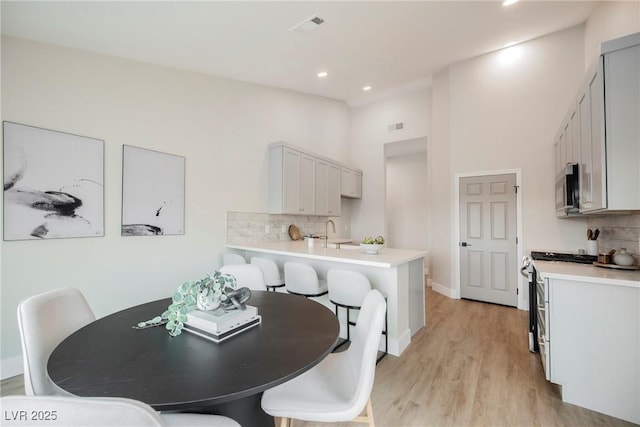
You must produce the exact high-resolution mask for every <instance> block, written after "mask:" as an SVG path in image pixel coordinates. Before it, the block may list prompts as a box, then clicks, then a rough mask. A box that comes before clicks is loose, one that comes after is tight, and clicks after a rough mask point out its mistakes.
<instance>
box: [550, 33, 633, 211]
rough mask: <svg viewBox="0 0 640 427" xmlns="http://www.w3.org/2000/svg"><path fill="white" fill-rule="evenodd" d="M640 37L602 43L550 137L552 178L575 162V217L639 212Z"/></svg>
mask: <svg viewBox="0 0 640 427" xmlns="http://www.w3.org/2000/svg"><path fill="white" fill-rule="evenodd" d="M638 117H640V33H636V34H632V35H629V36H626V37H622V38H620V39H616V40H612V41H610V42H605V43H603V44H602V55H601V56H600V57H599V58H598V60H597V61H596V63H594V64H593V65H592V66H591V68H590V69H589V71H588V72H587V75H586V79H585V81H584V84H583V85H582V87H581V89H580V91H579V93H578V97H577V100H576V101H575V102H574V103H572V106H571V108H570V109H569V113H568V114H567V116H566V117H565V119H564V120H563V122H562V124H561V127H560V129H559V131H558V133H557V134H556V137H555V138H554V155H555V174H556V175H557V174H558V173H559V172H560V170H561V167H562V166H563V165H564V164H566V163H567V162H569V163H575V162H577V163H579V175H580V181H579V185H580V213H583V214H589V213H596V214H599V213H615V212H628V211H637V210H640V168H638V164H640V126H639V125H638Z"/></svg>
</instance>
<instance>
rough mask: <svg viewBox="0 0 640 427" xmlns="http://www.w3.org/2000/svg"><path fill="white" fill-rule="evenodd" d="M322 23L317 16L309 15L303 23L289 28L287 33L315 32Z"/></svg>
mask: <svg viewBox="0 0 640 427" xmlns="http://www.w3.org/2000/svg"><path fill="white" fill-rule="evenodd" d="M322 23H324V19H322V18H321V17H319V16H318V15H311V16H310V17H308V18H307V19H305V20H304V21H302V22H300V23H299V24H296V25H294V26H293V27H291V28H289V31H294V32H296V33H309V32H311V31H314V30H317V29H318V27H320V25H322Z"/></svg>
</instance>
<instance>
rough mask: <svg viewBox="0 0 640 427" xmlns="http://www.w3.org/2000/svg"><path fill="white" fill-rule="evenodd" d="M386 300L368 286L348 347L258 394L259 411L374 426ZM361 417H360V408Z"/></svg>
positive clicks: (283, 421)
mask: <svg viewBox="0 0 640 427" xmlns="http://www.w3.org/2000/svg"><path fill="white" fill-rule="evenodd" d="M385 311H386V302H385V300H384V297H383V296H382V294H381V293H380V292H379V291H377V290H375V289H373V290H371V291H369V292H368V293H367V296H366V297H365V299H364V301H363V303H362V307H361V309H360V316H359V317H358V321H357V322H356V326H355V328H354V331H353V337H352V341H351V345H350V346H349V348H348V349H347V350H345V351H343V352H340V353H331V354H329V355H328V356H327V357H326V358H325V359H323V360H322V361H321V362H320V363H319V364H317V365H316V366H314V367H313V368H311V369H309V370H308V371H306V372H304V373H303V374H301V375H299V376H297V377H295V378H294V379H292V380H290V381H287V382H285V383H283V384H281V385H278V386H276V387H273V388H271V389H269V390H266V391H265V392H264V394H263V395H262V409H264V411H265V412H266V413H268V414H270V415H272V416H274V417H281V418H282V419H281V424H280V425H281V427H286V426H288V425H289V423H290V420H291V419H299V420H305V421H319V422H347V421H354V422H363V423H368V424H369V426H371V427H373V426H374V420H373V409H372V406H371V400H370V398H369V396H370V394H371V390H372V389H373V381H374V376H375V369H376V355H377V352H378V344H379V342H380V333H381V332H382V325H383V323H384V313H385ZM363 410H364V411H365V413H364V415H360V414H361V413H362V411H363Z"/></svg>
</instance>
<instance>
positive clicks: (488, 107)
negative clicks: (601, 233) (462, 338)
mask: <svg viewBox="0 0 640 427" xmlns="http://www.w3.org/2000/svg"><path fill="white" fill-rule="evenodd" d="M582 34H583V27H582V26H579V27H574V28H571V29H569V30H566V31H562V32H559V33H555V34H552V35H550V36H547V37H542V38H540V39H536V40H533V41H531V42H528V43H523V44H521V45H518V46H516V49H512V50H511V52H512V53H513V52H515V53H517V55H516V56H515V57H512V58H507V57H505V55H506V53H507V52H506V51H498V52H494V53H490V54H487V55H482V56H479V57H476V58H473V59H470V60H467V61H463V62H460V63H457V64H454V65H452V66H450V67H449V68H448V69H447V70H445V71H443V72H442V73H441V74H440V75H438V76H436V79H434V88H433V92H434V97H433V99H434V105H433V117H434V118H433V123H432V127H433V135H432V139H431V142H432V144H431V145H430V149H431V153H430V154H431V159H430V165H432V166H433V170H432V179H431V184H432V187H431V188H430V192H431V194H433V195H434V196H435V195H436V193H437V191H436V188H439V189H441V191H443V193H447V194H441V195H438V196H435V197H432V204H431V209H432V211H433V212H432V213H431V214H430V216H431V221H432V224H431V227H430V231H431V232H432V233H437V234H438V236H435V235H434V236H433V237H432V238H437V239H438V240H439V243H438V249H439V250H438V252H436V251H435V250H434V249H432V251H431V252H432V267H433V274H432V283H433V282H435V284H434V286H436V287H437V286H441V287H443V288H445V289H446V288H450V289H451V288H456V287H457V284H455V283H452V282H453V277H455V271H454V270H453V269H454V265H455V263H454V260H455V257H457V251H458V247H457V245H456V242H453V241H452V240H451V239H452V236H453V234H454V233H453V232H452V231H453V230H455V229H457V228H458V225H457V224H454V223H453V218H454V215H453V206H454V204H455V203H454V201H453V200H452V199H451V195H452V194H454V185H455V182H454V176H455V174H462V173H473V172H484V171H492V170H504V169H521V170H522V177H523V178H522V180H523V182H522V188H521V191H522V195H523V234H524V236H523V237H524V242H521V243H522V244H523V245H524V248H525V250H528V249H531V248H550V249H551V248H552V249H567V250H569V249H571V250H577V249H578V248H579V247H582V246H580V245H581V244H582V243H583V240H584V239H583V237H582V235H583V234H584V233H582V232H581V230H584V221H581V220H580V221H570V220H569V221H566V220H565V221H560V220H558V219H556V217H555V214H554V206H553V200H554V192H553V189H554V179H553V150H552V143H553V137H554V135H555V132H556V129H557V128H558V127H559V125H560V122H561V120H562V118H563V115H564V113H565V109H566V108H567V106H568V105H569V101H570V100H571V99H572V98H573V96H574V93H575V92H576V91H577V88H578V84H579V80H580V79H579V77H580V76H582V74H583V72H584V67H583V51H582V49H583V37H582ZM445 239H446V241H445ZM433 247H434V248H435V245H433ZM447 251H448V253H447Z"/></svg>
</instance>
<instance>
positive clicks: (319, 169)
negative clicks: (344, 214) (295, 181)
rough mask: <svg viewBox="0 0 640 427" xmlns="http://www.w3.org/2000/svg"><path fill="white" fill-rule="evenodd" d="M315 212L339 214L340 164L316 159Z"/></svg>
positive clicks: (330, 214) (329, 214) (331, 214)
mask: <svg viewBox="0 0 640 427" xmlns="http://www.w3.org/2000/svg"><path fill="white" fill-rule="evenodd" d="M316 214H318V215H327V216H340V165H337V164H335V163H332V162H329V161H327V160H323V159H316Z"/></svg>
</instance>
